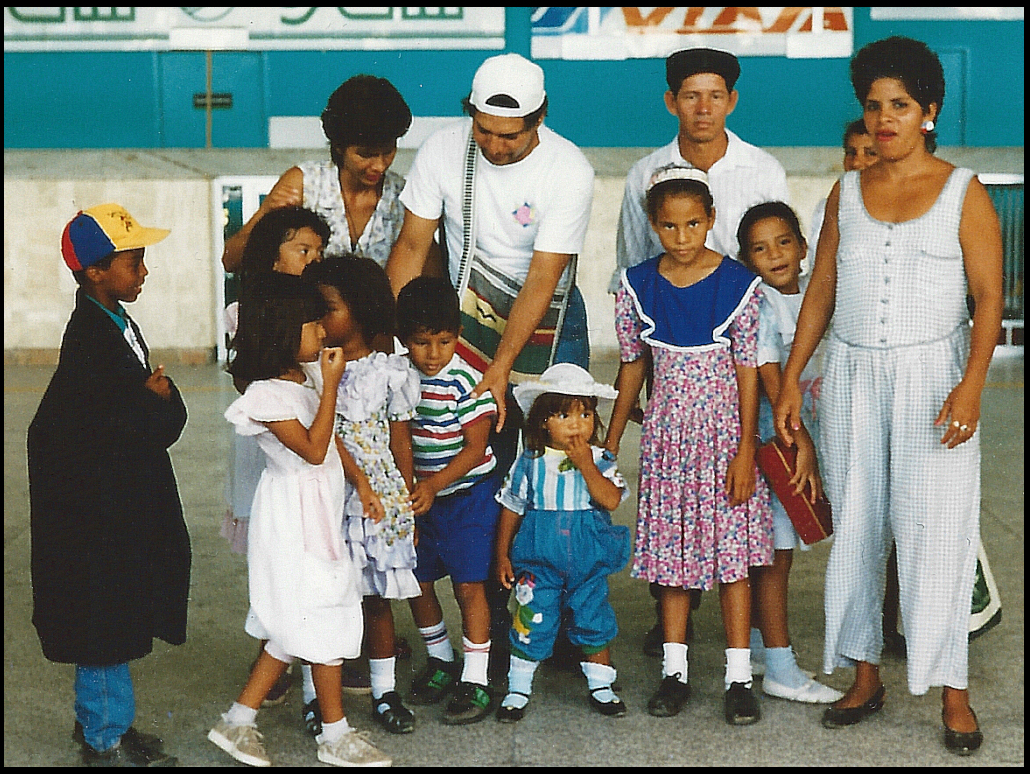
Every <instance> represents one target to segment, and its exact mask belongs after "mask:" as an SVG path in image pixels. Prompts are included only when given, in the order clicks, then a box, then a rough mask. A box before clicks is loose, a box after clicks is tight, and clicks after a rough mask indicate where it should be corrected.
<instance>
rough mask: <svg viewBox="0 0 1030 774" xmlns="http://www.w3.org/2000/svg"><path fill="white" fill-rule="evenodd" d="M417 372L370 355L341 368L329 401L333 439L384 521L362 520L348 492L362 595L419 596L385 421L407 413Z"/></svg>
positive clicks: (405, 504) (416, 392) (409, 527)
mask: <svg viewBox="0 0 1030 774" xmlns="http://www.w3.org/2000/svg"><path fill="white" fill-rule="evenodd" d="M420 394H421V391H420V380H419V376H418V372H417V371H416V370H415V369H414V368H412V367H411V364H410V362H409V361H408V359H407V358H406V357H404V356H402V355H387V354H385V353H383V352H373V353H372V354H370V355H367V356H366V357H363V358H360V359H358V360H352V361H350V362H348V363H347V369H346V370H345V371H344V374H343V378H342V379H341V380H340V387H339V390H338V391H337V396H336V424H335V431H336V434H337V435H338V436H339V437H340V439H341V440H342V441H343V444H344V446H345V447H346V449H347V451H349V452H350V454H351V456H353V457H354V460H355V462H356V463H357V464H358V466H359V467H361V469H362V470H363V471H364V473H365V475H366V476H367V477H368V481H369V484H370V485H371V486H372V489H373V490H374V491H375V493H376V494H377V495H379V499H380V501H381V502H382V504H383V509H384V510H385V511H386V516H385V517H384V518H383V519H382V521H380V522H378V523H376V522H373V521H372V520H371V519H366V518H364V514H363V509H362V505H361V499H360V498H359V497H358V494H357V491H356V490H355V489H354V487H348V496H347V502H346V506H345V509H344V510H345V522H346V525H345V526H346V529H345V534H346V536H347V540H348V543H349V545H350V548H351V555H352V557H353V558H354V560H355V562H356V563H357V565H358V566H359V567H361V568H362V586H363V589H362V591H363V593H364V595H365V596H380V597H384V598H386V599H407V598H409V597H417V596H418V595H419V594H420V589H419V585H418V581H417V580H416V579H415V573H414V569H415V542H414V536H415V514H414V512H413V511H412V509H411V503H410V502H409V500H408V489H407V486H406V485H405V483H404V477H403V476H402V475H401V472H400V470H399V469H398V468H397V464H396V462H395V461H394V458H393V453H392V452H391V450H390V423H391V422H406V421H409V420H411V419H412V418H413V417H414V416H415V408H416V406H417V405H418V401H419V397H420Z"/></svg>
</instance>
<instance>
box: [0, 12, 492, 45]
mask: <svg viewBox="0 0 1030 774" xmlns="http://www.w3.org/2000/svg"><path fill="white" fill-rule="evenodd" d="M503 47H504V8H503V7H495V8H485V7H479V6H476V7H465V6H420V7H407V6H379V7H376V6H344V7H333V8H325V7H317V6H316V7H298V6H283V7H274V8H273V7H269V8H253V7H244V8H235V7H226V8H221V7H202V8H146V7H118V8H107V7H99V8H80V7H77V6H76V7H72V6H56V7H31V8H30V7H6V8H4V51H171V50H252V51H261V50H283V49H298V50H302V49H303V50H309V49H314V50H334V49H361V50H372V51H374V50H383V49H386V50H394V49H424V50H441V49H462V48H475V49H501V48H503Z"/></svg>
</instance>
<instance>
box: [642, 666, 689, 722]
mask: <svg viewBox="0 0 1030 774" xmlns="http://www.w3.org/2000/svg"><path fill="white" fill-rule="evenodd" d="M690 693H691V690H690V686H689V685H687V684H686V683H681V682H680V679H679V676H678V675H666V676H665V677H664V678H662V682H661V684H660V685H659V686H658V690H657V691H655V693H654V696H652V697H651V699H650V700H649V701H648V702H647V711H648V712H649V713H650V714H652V715H654V716H655V717H656V718H671V717H672V716H673V715H678V714H679V712H680V710H681V709H683V705H684V704H686V703H687V700H688V699H689V698H690Z"/></svg>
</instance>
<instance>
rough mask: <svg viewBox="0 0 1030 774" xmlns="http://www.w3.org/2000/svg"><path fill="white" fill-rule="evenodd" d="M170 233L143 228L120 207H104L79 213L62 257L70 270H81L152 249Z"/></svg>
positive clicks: (71, 224)
mask: <svg viewBox="0 0 1030 774" xmlns="http://www.w3.org/2000/svg"><path fill="white" fill-rule="evenodd" d="M170 233H171V232H170V231H169V230H168V229H165V228H147V227H146V226H141V225H140V224H139V223H138V222H137V221H136V219H135V218H134V217H132V215H130V214H129V213H128V212H127V211H126V209H125V208H124V207H122V206H121V205H120V204H101V205H98V206H96V207H90V208H89V209H88V210H84V211H81V212H79V214H78V215H76V216H75V217H74V218H72V219H71V221H70V222H69V223H68V225H67V226H65V227H64V233H63V234H62V235H61V255H62V256H63V257H64V262H65V263H66V264H68V268H69V269H71V270H72V271H81V270H83V269H86V268H88V267H90V266H92V265H93V264H95V263H97V262H98V261H102V260H103V259H104V258H106V257H107V256H109V255H110V254H111V253H114V252H121V251H122V250H138V249H139V248H141V247H149V246H150V245H153V244H156V243H158V242H160V241H161V240H162V239H164V238H165V237H166V236H168V235H169V234H170Z"/></svg>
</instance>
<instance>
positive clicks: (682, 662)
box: [662, 642, 687, 683]
mask: <svg viewBox="0 0 1030 774" xmlns="http://www.w3.org/2000/svg"><path fill="white" fill-rule="evenodd" d="M662 676H663V677H675V678H676V679H678V680H679V681H680V682H681V683H686V682H687V646H686V644H685V643H682V642H666V643H663V644H662Z"/></svg>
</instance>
